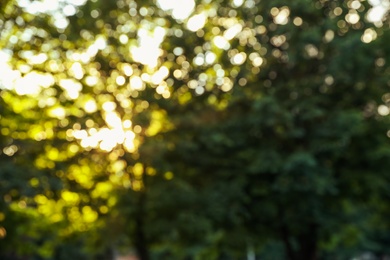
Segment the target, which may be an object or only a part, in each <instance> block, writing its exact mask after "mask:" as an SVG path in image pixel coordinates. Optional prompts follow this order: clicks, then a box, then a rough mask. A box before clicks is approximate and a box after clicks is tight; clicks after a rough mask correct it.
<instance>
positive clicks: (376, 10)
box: [367, 0, 390, 23]
mask: <svg viewBox="0 0 390 260" xmlns="http://www.w3.org/2000/svg"><path fill="white" fill-rule="evenodd" d="M368 2H369V3H370V4H371V5H372V8H371V9H370V10H368V12H367V20H368V21H369V22H372V23H376V22H380V21H382V20H383V19H384V17H385V15H386V14H387V12H388V11H389V9H390V1H389V0H368Z"/></svg>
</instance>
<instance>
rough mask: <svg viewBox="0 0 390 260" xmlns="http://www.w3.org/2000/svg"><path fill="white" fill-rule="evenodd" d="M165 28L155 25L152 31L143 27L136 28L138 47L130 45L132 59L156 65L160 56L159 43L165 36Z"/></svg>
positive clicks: (152, 65) (150, 65)
mask: <svg viewBox="0 0 390 260" xmlns="http://www.w3.org/2000/svg"><path fill="white" fill-rule="evenodd" d="M165 33H166V32H165V29H164V28H162V27H159V26H158V27H156V28H155V29H154V31H153V32H150V31H148V30H146V29H144V28H141V29H139V30H138V45H139V46H138V47H135V46H131V47H130V53H131V55H132V56H133V59H134V60H135V61H137V62H140V63H142V64H144V65H147V66H149V67H152V68H154V67H156V66H157V61H158V58H159V57H160V54H161V52H160V44H161V43H162V41H163V40H164V38H165Z"/></svg>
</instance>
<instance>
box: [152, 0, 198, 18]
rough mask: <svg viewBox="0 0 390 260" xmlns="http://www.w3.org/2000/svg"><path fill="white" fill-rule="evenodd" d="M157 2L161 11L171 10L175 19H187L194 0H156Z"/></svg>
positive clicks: (192, 8)
mask: <svg viewBox="0 0 390 260" xmlns="http://www.w3.org/2000/svg"><path fill="white" fill-rule="evenodd" d="M157 4H158V6H159V7H160V8H161V9H162V10H163V11H171V12H172V17H173V18H175V19H177V20H185V19H187V18H188V17H189V16H190V15H191V13H192V11H193V10H194V8H195V1H194V0H180V2H179V1H177V0H158V1H157Z"/></svg>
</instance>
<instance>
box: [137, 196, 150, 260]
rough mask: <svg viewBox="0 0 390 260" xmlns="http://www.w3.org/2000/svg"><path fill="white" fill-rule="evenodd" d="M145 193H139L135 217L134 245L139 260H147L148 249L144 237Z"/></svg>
mask: <svg viewBox="0 0 390 260" xmlns="http://www.w3.org/2000/svg"><path fill="white" fill-rule="evenodd" d="M145 196H146V194H145V191H141V192H140V194H139V198H138V205H137V213H136V216H135V223H136V227H135V234H134V235H135V238H134V241H135V243H134V245H135V248H136V250H137V254H138V257H139V258H140V260H149V249H148V245H147V239H146V235H145V230H144V228H145V222H144V218H145V214H144V213H145Z"/></svg>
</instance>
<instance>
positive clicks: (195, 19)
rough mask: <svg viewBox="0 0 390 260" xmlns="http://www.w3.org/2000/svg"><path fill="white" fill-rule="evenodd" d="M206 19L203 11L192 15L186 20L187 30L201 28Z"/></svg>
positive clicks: (194, 30)
mask: <svg viewBox="0 0 390 260" xmlns="http://www.w3.org/2000/svg"><path fill="white" fill-rule="evenodd" d="M206 19H207V17H206V15H205V14H204V13H200V14H197V15H194V16H192V17H191V18H190V19H188V21H187V28H188V30H190V31H193V32H196V31H197V30H200V29H202V28H203V27H204V25H205V23H206Z"/></svg>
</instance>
